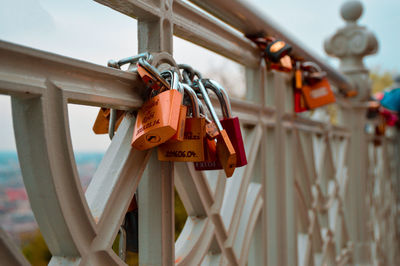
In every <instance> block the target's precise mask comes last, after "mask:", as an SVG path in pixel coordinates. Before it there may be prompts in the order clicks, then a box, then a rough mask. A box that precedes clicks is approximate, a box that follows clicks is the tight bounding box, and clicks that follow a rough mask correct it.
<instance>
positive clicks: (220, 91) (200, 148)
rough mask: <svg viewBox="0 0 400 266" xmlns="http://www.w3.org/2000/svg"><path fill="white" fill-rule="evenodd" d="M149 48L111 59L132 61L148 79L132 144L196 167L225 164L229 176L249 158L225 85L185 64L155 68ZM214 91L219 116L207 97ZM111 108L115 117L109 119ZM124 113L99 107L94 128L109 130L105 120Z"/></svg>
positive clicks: (213, 167) (161, 157)
mask: <svg viewBox="0 0 400 266" xmlns="http://www.w3.org/2000/svg"><path fill="white" fill-rule="evenodd" d="M151 61H152V56H151V55H150V54H148V53H145V54H140V55H138V56H135V57H131V58H127V59H123V60H120V61H118V62H115V61H111V62H109V66H112V67H116V68H120V67H121V65H122V64H125V63H131V64H136V71H137V73H138V74H139V75H140V77H141V79H142V81H143V82H144V83H145V85H146V93H145V95H144V98H145V102H144V104H143V105H142V107H141V108H140V109H139V110H138V112H137V115H136V122H135V128H134V132H133V137H132V147H134V148H135V149H138V150H147V149H151V148H154V147H157V153H158V159H159V160H160V161H176V162H193V163H194V166H195V169H196V170H198V171H202V170H219V169H223V170H224V172H225V174H226V176H227V177H230V176H232V175H233V172H234V170H235V168H236V167H241V166H244V165H246V164H247V159H246V153H245V149H244V145H243V139H242V134H241V130H240V124H239V119H238V117H232V112H231V106H230V100H229V97H228V94H227V92H226V90H225V89H224V88H223V87H222V86H221V85H220V84H219V83H218V82H216V81H214V80H211V79H206V78H203V77H202V76H201V74H200V73H199V72H198V71H196V70H194V69H193V68H192V67H190V66H189V65H177V67H174V66H170V67H169V68H167V69H165V70H164V71H161V72H160V71H159V70H158V69H157V68H155V67H154V66H153V65H152V64H151V63H150V62H151ZM209 92H212V93H214V94H215V95H216V97H217V99H218V101H219V103H220V107H221V112H222V115H223V117H222V118H221V119H220V118H219V117H218V116H217V113H216V111H215V109H214V106H213V105H212V103H211V100H210V98H209ZM112 112H116V113H115V117H114V118H113V119H111V118H110V117H111V115H112ZM122 116H123V113H121V112H119V113H118V111H115V110H111V111H110V110H108V109H105V108H102V109H101V110H100V112H99V115H98V117H97V119H96V122H95V125H94V126H93V130H94V131H95V133H100V134H101V133H107V132H110V130H108V128H107V124H108V123H109V122H108V120H110V124H111V120H113V123H115V127H118V125H119V123H120V121H121V119H122Z"/></svg>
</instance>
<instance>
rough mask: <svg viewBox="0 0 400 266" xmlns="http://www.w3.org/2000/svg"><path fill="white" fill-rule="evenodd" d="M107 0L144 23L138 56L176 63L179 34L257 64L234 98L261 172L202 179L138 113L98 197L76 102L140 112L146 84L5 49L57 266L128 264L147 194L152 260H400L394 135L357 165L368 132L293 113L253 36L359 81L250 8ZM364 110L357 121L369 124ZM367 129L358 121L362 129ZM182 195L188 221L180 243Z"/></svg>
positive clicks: (38, 210)
mask: <svg viewBox="0 0 400 266" xmlns="http://www.w3.org/2000/svg"><path fill="white" fill-rule="evenodd" d="M98 2H100V3H102V4H104V5H107V6H109V7H111V8H113V9H115V10H117V11H119V12H121V13H124V14H126V15H128V16H131V17H133V18H135V19H137V20H138V35H139V38H138V41H139V45H138V47H139V51H138V52H145V51H148V52H154V53H158V52H168V53H170V54H172V47H173V39H172V37H173V35H177V36H179V37H181V38H183V39H186V40H188V41H190V42H193V43H195V44H198V45H200V46H203V47H205V48H207V49H209V50H211V51H214V52H216V53H218V54H221V55H223V56H225V57H227V58H230V59H232V60H234V61H236V62H238V63H240V64H242V65H243V66H245V71H246V86H247V95H246V100H238V99H233V100H232V101H231V103H232V109H233V113H234V115H235V116H238V117H239V118H240V120H241V122H242V130H243V136H244V141H245V148H246V152H247V155H248V165H247V166H245V167H242V168H238V169H237V170H236V171H235V173H234V175H233V177H232V178H230V179H226V178H225V176H224V174H223V173H222V172H218V171H212V172H198V171H195V170H194V167H193V165H192V164H191V163H188V164H186V163H165V162H160V161H158V160H157V157H156V155H155V152H152V151H144V152H142V151H138V150H135V149H132V148H131V146H130V140H131V136H132V132H133V124H134V120H135V118H134V117H133V116H131V115H127V116H126V117H125V119H124V121H123V122H122V124H121V125H120V127H119V129H118V131H117V133H116V135H115V137H114V138H113V140H112V142H111V145H110V147H109V148H108V150H107V151H106V154H105V156H104V158H103V160H102V162H101V163H100V165H99V167H98V169H97V171H96V173H95V174H94V177H93V179H92V181H91V182H90V184H89V187H88V189H87V191H86V193H84V192H83V190H82V187H81V184H80V181H79V177H78V174H77V170H76V165H75V160H74V156H73V150H72V145H71V137H70V132H69V125H68V114H67V104H68V103H76V104H83V105H92V106H102V107H112V108H116V109H120V110H135V109H138V108H140V106H141V104H142V99H141V98H140V93H139V92H140V90H141V89H142V86H143V85H142V84H141V81H140V78H138V75H137V74H136V73H127V72H124V71H120V70H116V69H110V68H106V67H102V66H98V65H93V64H90V63H86V62H82V61H78V60H75V59H70V58H66V57H62V56H59V55H54V54H50V53H47V52H42V51H38V50H34V49H31V48H26V47H22V46H18V45H14V44H11V43H6V42H0V59H1V62H2V63H1V64H0V93H2V94H7V95H10V96H11V98H12V112H13V121H14V130H15V137H16V142H17V149H18V156H19V160H20V164H21V169H22V173H23V179H24V183H25V186H26V189H27V192H28V196H29V200H30V202H31V206H32V209H33V211H34V213H35V217H36V219H37V222H38V224H39V227H40V230H41V232H42V234H43V236H44V238H45V240H46V243H47V245H48V247H49V249H50V251H51V253H52V255H53V257H52V259H51V261H50V265H120V264H124V263H123V262H122V260H120V258H119V257H118V256H117V255H116V254H115V253H114V252H113V251H112V249H111V245H112V243H113V241H114V239H115V237H116V235H117V233H118V229H119V227H120V225H121V223H122V220H123V218H124V215H125V213H126V210H127V208H128V205H129V203H130V201H131V199H132V197H133V192H134V191H136V190H138V192H139V193H138V195H139V199H138V204H139V225H140V226H139V247H140V252H139V262H140V264H141V265H172V264H179V265H199V264H202V265H221V264H222V265H349V264H350V265H352V264H359V265H361V264H363V263H364V264H365V262H367V264H368V263H369V264H376V265H383V264H385V265H394V264H395V261H398V259H399V253H398V250H397V249H396V248H397V247H398V246H397V240H396V226H395V222H396V220H395V219H396V217H397V207H396V205H395V201H396V200H395V194H394V193H395V189H394V187H393V184H394V183H393V180H397V179H396V178H398V177H399V169H396V160H397V162H398V158H399V157H398V151H397V155H396V156H395V155H393V154H394V153H396V151H395V150H394V147H395V146H394V145H390V144H389V143H390V142H393V141H394V139H393V138H392V139H389V138H388V139H387V140H386V139H384V141H383V142H384V145H383V146H382V147H379V148H376V147H375V146H373V145H372V144H370V145H368V144H367V142H365V143H364V145H365V146H366V147H367V146H368V147H369V152H370V163H369V164H367V163H366V161H365V162H364V164H361V165H359V164H357V165H356V163H357V162H358V161H354V160H353V161H352V160H349V158H350V157H351V158H353V157H354V152H356V151H355V148H354V143H355V141H354V140H355V138H357V137H358V136H356V135H354V134H355V133H354V132H355V131H354V129H353V128H350V127H348V128H347V127H345V126H337V125H332V124H329V123H324V122H318V121H315V120H311V119H308V118H304V117H302V116H296V115H293V112H292V102H293V101H292V86H291V76H290V75H288V74H283V73H278V72H267V70H266V66H265V64H264V63H263V61H262V60H261V58H260V57H259V52H258V50H257V47H256V46H255V45H254V44H253V43H252V42H251V41H249V40H248V39H247V38H246V37H245V35H246V34H252V33H259V32H265V33H268V34H271V35H276V36H279V37H280V38H282V39H284V40H286V41H287V42H288V43H290V44H292V45H293V46H294V52H295V53H296V54H297V55H299V56H302V57H304V58H305V59H307V60H312V61H314V62H316V63H318V64H319V65H320V66H321V67H322V68H323V69H324V70H325V71H326V72H327V73H328V77H329V79H330V81H331V82H332V83H333V84H335V85H336V86H337V87H338V88H350V87H352V86H353V85H352V83H350V81H349V80H348V77H346V76H344V75H343V74H341V73H340V72H338V71H336V70H334V69H332V67H330V66H329V65H328V64H326V63H324V62H323V61H322V60H320V59H319V58H318V57H316V56H315V55H314V54H313V53H311V52H309V51H307V50H306V49H304V47H302V46H300V45H298V44H297V42H296V41H295V40H294V39H293V38H292V37H290V36H288V35H287V34H284V33H283V31H282V30H281V29H279V28H278V27H277V26H276V25H274V24H273V23H272V22H270V21H269V20H267V19H265V18H263V17H262V16H261V15H260V14H258V13H256V12H255V11H254V10H252V9H250V8H248V7H247V6H246V5H245V4H243V3H242V2H240V1H237V0H235V1H192V2H193V3H194V4H196V5H198V6H195V5H193V4H191V3H189V2H187V1H182V0H174V1H172V0H118V1H115V0H99V1H98ZM207 12H209V13H207ZM239 14H240V15H239ZM214 16H215V17H214ZM132 53H133V54H135V52H132ZM349 105H351V104H347V105H346V106H345V107H343V109H344V113H346V110H347V109H346V108H349ZM354 106H355V108H358V109H360V108H361V107H360V104H355V105H354ZM358 109H357V110H358ZM351 112H352V111H348V114H353V113H351ZM360 114H361V116H359V117H357V116H354V117H355V118H360V117H363V116H364V113H362V112H360ZM361 122H362V119H361ZM344 124H345V125H348V123H347V124H346V123H344ZM363 126H364V125H362V126H359V125H357V128H356V129H357V130H359V131H358V132H363V131H364V128H363ZM361 134H363V133H361ZM350 144H351V145H350ZM376 153H378V154H379V156H376ZM355 167H365V169H367V168H368V167H369V168H368V169H369V172H368V175H365V176H364V177H363V178H364V179H365V180H364V179H362V180H364V181H362V180H361V181H360V179H357V178H355V175H356V176H359V175H360V173H358V172H357V169H355ZM388 169H389V170H388ZM365 172H366V170H365ZM366 173H367V172H366ZM361 174H362V173H361ZM353 180H356V181H353ZM354 182H355V183H354ZM357 182H359V183H357ZM360 182H361V183H360ZM363 184H367V189H366V193H365V202H364V201H361V202H360V201H358V198H357V199H354V197H352V195H353V194H352V192H353V191H354V186H356V187H357V185H363ZM174 186H175V187H176V190H177V191H178V193H179V195H180V198H181V199H182V202H183V204H184V206H185V209H186V211H187V213H188V219H187V221H186V224H185V227H184V229H183V231H182V233H181V234H180V236H179V238H178V240H177V241H176V242H175V241H174ZM349 188H350V189H349ZM361 195H362V196H363V195H364V194H362V193H361ZM365 207H368V208H369V209H370V211H369V212H368V215H367V216H360V217H364V218H365V217H366V220H365V221H364V223H365V224H368V226H369V227H368V230H367V231H366V232H364V231H361V229H360V230H358V229H357V228H358V225H357V224H354V221H358V220H356V216H357V214H354V213H352V211H353V210H354V208H356V209H357V208H365ZM363 215H364V214H363ZM357 219H359V218H357ZM364 227H365V226H360V228H364ZM354 230H358V231H360V232H356V233H353V232H354ZM360 235H361V236H364V238H363V239H361V240H360V239H358V238H359V236H360ZM361 246H362V247H361ZM10 250H11V249H10ZM5 253H6V254H7V255H8V256H14V255H13V254H14V253H15V252H14V253H13V252H5ZM0 258H1V257H0Z"/></svg>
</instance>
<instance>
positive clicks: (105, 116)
mask: <svg viewBox="0 0 400 266" xmlns="http://www.w3.org/2000/svg"><path fill="white" fill-rule="evenodd" d="M116 111H117V117H116V122H115V130H117V129H118V126H119V124H121V122H122V119H123V118H124V114H125V112H124V111H122V110H116ZM109 123H110V109H109V108H104V107H101V108H100V110H99V113H98V114H97V118H96V121H95V122H94V125H93V132H94V133H95V134H107V133H108V127H109V126H108V125H109Z"/></svg>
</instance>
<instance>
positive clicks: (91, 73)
mask: <svg viewBox="0 0 400 266" xmlns="http://www.w3.org/2000/svg"><path fill="white" fill-rule="evenodd" d="M0 62H1V64H0V94H8V95H14V96H18V97H22V96H24V97H27V96H29V95H32V94H33V95H37V94H44V93H45V92H46V86H45V82H46V80H50V81H51V82H52V83H53V84H55V86H57V87H59V88H60V89H61V90H62V91H63V93H64V96H65V97H67V98H68V101H69V102H70V103H78V104H86V105H95V106H109V107H115V108H118V109H122V110H127V109H133V108H138V107H140V106H141V105H142V102H143V101H142V99H141V97H140V95H141V94H140V93H141V91H142V90H143V89H144V86H143V84H142V81H141V79H140V77H139V76H138V74H136V73H128V72H125V71H120V70H116V69H112V68H108V67H103V66H99V65H95V64H91V63H87V62H83V61H80V60H76V59H72V58H68V57H64V56H60V55H56V54H52V53H48V52H43V51H40V50H36V49H32V48H28V47H24V46H20V45H16V44H12V43H8V42H4V41H0Z"/></svg>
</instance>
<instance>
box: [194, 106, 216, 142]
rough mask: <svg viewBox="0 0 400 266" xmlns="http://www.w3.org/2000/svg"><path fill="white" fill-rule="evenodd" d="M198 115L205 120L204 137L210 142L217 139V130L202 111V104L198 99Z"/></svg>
mask: <svg viewBox="0 0 400 266" xmlns="http://www.w3.org/2000/svg"><path fill="white" fill-rule="evenodd" d="M198 103H199V109H200V115H201V116H202V117H204V118H205V119H206V137H207V138H208V139H210V140H212V139H215V138H216V137H218V135H219V132H218V128H217V126H216V125H215V123H214V122H213V121H211V120H210V119H209V118H208V117H207V115H206V112H205V110H204V106H203V103H202V102H201V101H200V99H198Z"/></svg>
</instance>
